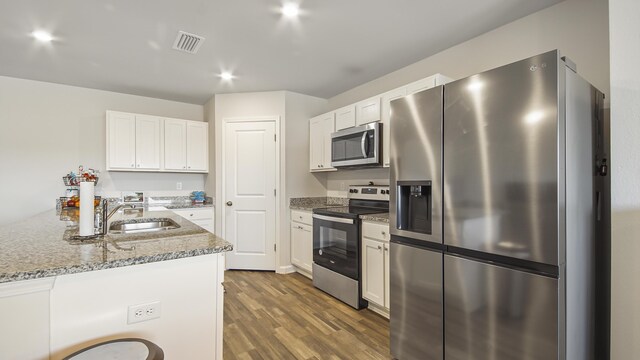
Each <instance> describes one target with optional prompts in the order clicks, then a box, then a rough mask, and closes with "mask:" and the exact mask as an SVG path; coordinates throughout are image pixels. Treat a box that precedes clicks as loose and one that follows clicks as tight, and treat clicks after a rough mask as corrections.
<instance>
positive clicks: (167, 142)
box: [164, 119, 187, 171]
mask: <svg viewBox="0 0 640 360" xmlns="http://www.w3.org/2000/svg"><path fill="white" fill-rule="evenodd" d="M164 168H165V169H167V170H176V171H184V170H186V169H187V123H186V122H185V121H184V120H176V119H165V120H164Z"/></svg>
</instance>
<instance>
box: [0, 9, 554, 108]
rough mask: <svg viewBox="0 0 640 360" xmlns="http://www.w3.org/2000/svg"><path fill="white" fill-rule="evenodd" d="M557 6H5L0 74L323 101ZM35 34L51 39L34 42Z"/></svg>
mask: <svg viewBox="0 0 640 360" xmlns="http://www.w3.org/2000/svg"><path fill="white" fill-rule="evenodd" d="M560 1H561V0H535V1H532V0H481V1H478V0H448V1H442V0H303V1H300V4H301V9H302V11H303V14H302V15H301V16H300V18H299V19H298V20H297V21H291V20H287V19H283V18H282V16H281V14H280V13H279V12H278V9H279V7H280V6H281V5H282V1H281V0H57V1H43V0H13V1H9V0H2V1H1V2H0V49H1V50H0V75H6V76H13V77H19V78H27V79H35V80H42V81H49V82H55V83H62V84H69V85H77V86H83V87H89V88H96V89H103V90H110V91H116V92H123V93H129V94H137V95H144V96H151V97H157V98H163V99H171V100H177V101H184V102H190V103H196V104H203V103H205V102H206V101H207V100H208V99H209V98H211V96H212V95H213V94H214V93H228V92H248V91H268V90H291V91H295V92H299V93H303V94H308V95H314V96H319V97H324V98H328V97H331V96H334V95H337V94H339V93H341V92H343V91H345V90H348V89H350V88H352V87H355V86H357V85H360V84H362V83H365V82H367V81H370V80H373V79H375V78H377V77H379V76H382V75H384V74H387V73H389V72H391V71H393V70H396V69H399V68H401V67H403V66H406V65H409V64H411V63H414V62H416V61H418V60H420V59H423V58H425V57H428V56H430V55H432V54H435V53H437V52H439V51H441V50H444V49H446V48H448V47H451V46H453V45H455V44H458V43H460V42H463V41H465V40H468V39H470V38H472V37H475V36H477V35H480V34H482V33H484V32H486V31H489V30H491V29H494V28H496V27H499V26H501V25H503V24H506V23H508V22H510V21H513V20H515V19H518V18H520V17H522V16H525V15H528V14H530V13H533V12H535V11H538V10H541V9H543V8H545V7H547V6H550V5H553V4H555V3H559V2H560ZM37 29H43V30H48V31H50V32H52V33H53V35H54V37H55V40H54V41H53V43H51V44H48V45H46V44H41V43H37V42H36V41H35V40H34V39H33V38H32V37H30V33H31V32H33V31H34V30H37ZM178 30H184V31H187V32H190V33H195V34H198V35H201V36H204V37H205V38H206V40H205V42H204V43H203V45H202V47H201V48H200V51H199V52H198V53H197V54H195V55H190V54H186V53H181V52H178V51H175V50H173V49H171V47H172V44H173V41H174V39H175V37H176V33H177V31H178ZM472 59H473V54H469V61H472ZM222 70H233V72H234V75H236V76H237V78H236V79H234V80H233V82H232V83H225V82H223V81H221V80H220V78H219V77H218V76H217V75H218V74H219V73H220V72H221V71H222Z"/></svg>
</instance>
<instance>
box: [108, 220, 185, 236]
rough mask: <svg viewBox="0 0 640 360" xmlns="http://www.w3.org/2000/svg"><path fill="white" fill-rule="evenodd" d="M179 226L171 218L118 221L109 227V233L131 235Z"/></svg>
mask: <svg viewBox="0 0 640 360" xmlns="http://www.w3.org/2000/svg"><path fill="white" fill-rule="evenodd" d="M179 227H180V225H178V224H177V223H176V222H175V221H173V220H171V219H169V218H160V219H132V220H118V221H114V222H112V223H111V225H109V232H110V233H112V234H130V233H139V232H150V231H165V230H171V229H177V228H179Z"/></svg>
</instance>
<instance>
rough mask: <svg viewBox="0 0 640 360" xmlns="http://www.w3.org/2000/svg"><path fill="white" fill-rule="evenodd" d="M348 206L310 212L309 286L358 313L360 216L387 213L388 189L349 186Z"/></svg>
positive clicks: (385, 187)
mask: <svg viewBox="0 0 640 360" xmlns="http://www.w3.org/2000/svg"><path fill="white" fill-rule="evenodd" d="M348 198H349V206H343V207H327V208H320V209H314V210H313V285H314V286H315V287H317V288H319V289H320V290H323V291H324V292H326V293H328V294H330V295H333V296H334V297H336V298H338V299H340V300H342V301H343V302H345V303H347V304H348V305H350V306H352V307H354V308H356V309H362V308H363V307H366V306H367V302H366V300H364V299H362V294H361V287H360V280H361V274H362V268H361V262H362V254H361V242H360V215H367V214H379V213H386V212H389V186H388V185H364V186H349V193H348Z"/></svg>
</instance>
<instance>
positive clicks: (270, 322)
mask: <svg viewBox="0 0 640 360" xmlns="http://www.w3.org/2000/svg"><path fill="white" fill-rule="evenodd" d="M224 283H225V288H226V289H227V293H226V294H225V301H224V359H225V360H234V359H318V360H320V359H390V358H391V356H390V355H389V321H388V320H387V319H385V318H383V317H381V316H379V315H378V314H375V313H374V312H372V311H370V310H366V309H365V310H360V311H357V310H355V309H353V308H351V307H349V306H348V305H346V304H344V303H342V302H340V301H338V300H336V299H334V298H333V297H331V296H329V295H327V294H325V293H323V292H322V291H320V290H318V289H316V288H314V287H313V285H312V283H311V280H309V279H307V278H306V277H304V276H302V275H300V274H288V275H277V274H275V273H273V272H258V271H227V272H226V273H225V282H224Z"/></svg>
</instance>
